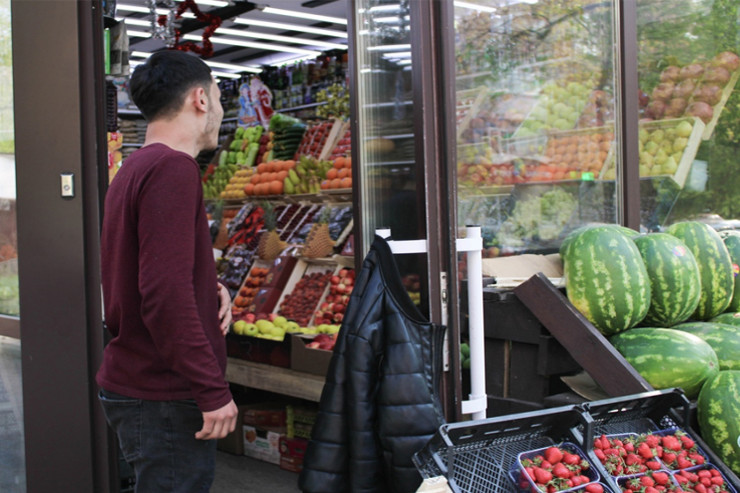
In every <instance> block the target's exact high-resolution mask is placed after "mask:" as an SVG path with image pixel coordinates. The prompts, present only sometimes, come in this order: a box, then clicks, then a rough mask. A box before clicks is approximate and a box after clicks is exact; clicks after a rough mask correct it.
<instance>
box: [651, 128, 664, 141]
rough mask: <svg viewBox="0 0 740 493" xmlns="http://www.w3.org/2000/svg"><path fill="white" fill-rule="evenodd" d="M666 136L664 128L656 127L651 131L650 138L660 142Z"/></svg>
mask: <svg viewBox="0 0 740 493" xmlns="http://www.w3.org/2000/svg"><path fill="white" fill-rule="evenodd" d="M664 137H665V131H663V129H660V128H656V129H655V130H653V131H652V132H651V133H650V140H652V141H653V142H658V143H660V141H661V140H663V138H664Z"/></svg>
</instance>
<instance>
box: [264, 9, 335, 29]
mask: <svg viewBox="0 0 740 493" xmlns="http://www.w3.org/2000/svg"><path fill="white" fill-rule="evenodd" d="M262 12H264V13H265V14H274V15H287V16H288V17H298V18H301V19H311V20H314V21H323V22H331V23H332V24H345V25H346V24H347V19H342V18H340V17H330V16H328V15H318V14H309V13H307V12H297V11H295V10H284V9H275V8H272V7H265V8H263V9H262Z"/></svg>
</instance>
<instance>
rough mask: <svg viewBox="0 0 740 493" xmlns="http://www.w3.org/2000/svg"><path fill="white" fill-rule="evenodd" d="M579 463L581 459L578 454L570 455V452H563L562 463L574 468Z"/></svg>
mask: <svg viewBox="0 0 740 493" xmlns="http://www.w3.org/2000/svg"><path fill="white" fill-rule="evenodd" d="M580 462H581V457H580V456H579V455H578V454H571V453H570V452H563V463H565V464H567V465H569V466H575V465H577V464H578V463H580Z"/></svg>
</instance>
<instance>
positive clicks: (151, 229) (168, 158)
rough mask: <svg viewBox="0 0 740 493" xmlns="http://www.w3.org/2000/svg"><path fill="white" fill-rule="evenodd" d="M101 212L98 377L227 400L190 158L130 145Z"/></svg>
mask: <svg viewBox="0 0 740 493" xmlns="http://www.w3.org/2000/svg"><path fill="white" fill-rule="evenodd" d="M104 214H105V215H104V219H103V231H102V239H101V263H102V266H101V267H102V282H103V301H104V305H105V319H106V325H107V326H108V330H109V331H110V333H111V335H112V336H113V337H112V339H111V340H110V342H109V343H108V345H107V346H106V348H105V351H104V355H103V364H102V366H101V368H100V369H99V371H98V374H97V382H98V385H100V386H101V387H103V388H104V389H106V390H109V391H111V392H116V393H119V394H123V395H126V396H129V397H134V398H139V399H147V400H180V399H195V401H196V402H197V404H198V407H199V408H200V410H201V411H204V412H206V411H213V410H215V409H218V408H220V407H222V406H224V405H226V404H228V403H229V402H230V400H231V393H230V392H229V388H228V384H227V383H226V381H225V378H224V374H225V368H226V345H225V342H224V338H223V336H222V334H221V331H220V328H219V319H218V293H217V279H216V268H215V263H214V260H213V249H212V243H211V237H210V232H209V229H208V221H207V218H206V212H205V208H204V206H203V191H202V186H201V181H200V172H199V169H198V164H197V163H196V161H195V160H194V159H193V158H192V157H191V156H189V155H187V154H185V153H182V152H179V151H175V150H172V149H170V148H169V147H167V146H165V145H163V144H152V145H148V146H146V147H144V148H142V149H140V150H138V151H136V152H135V153H133V154H132V155H131V156H130V157H129V158H128V159H126V161H125V163H124V165H123V166H122V167H121V169H120V170H119V171H118V173H117V174H116V176H115V178H114V179H113V181H112V183H111V185H110V187H109V189H108V193H107V195H106V199H105V211H104Z"/></svg>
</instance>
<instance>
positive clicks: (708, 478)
mask: <svg viewBox="0 0 740 493" xmlns="http://www.w3.org/2000/svg"><path fill="white" fill-rule="evenodd" d="M673 479H674V481H676V483H678V484H679V485H680V486H681V489H682V490H683V491H685V492H696V493H734V492H735V489H734V488H733V487H732V486H731V485H730V484H729V483H728V482H727V480H726V479H725V477H724V475H723V474H722V473H721V472H720V471H719V470H718V469H717V468H716V467H715V466H713V465H712V464H704V465H702V466H699V467H698V468H694V469H683V470H681V471H677V472H674V473H673Z"/></svg>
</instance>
